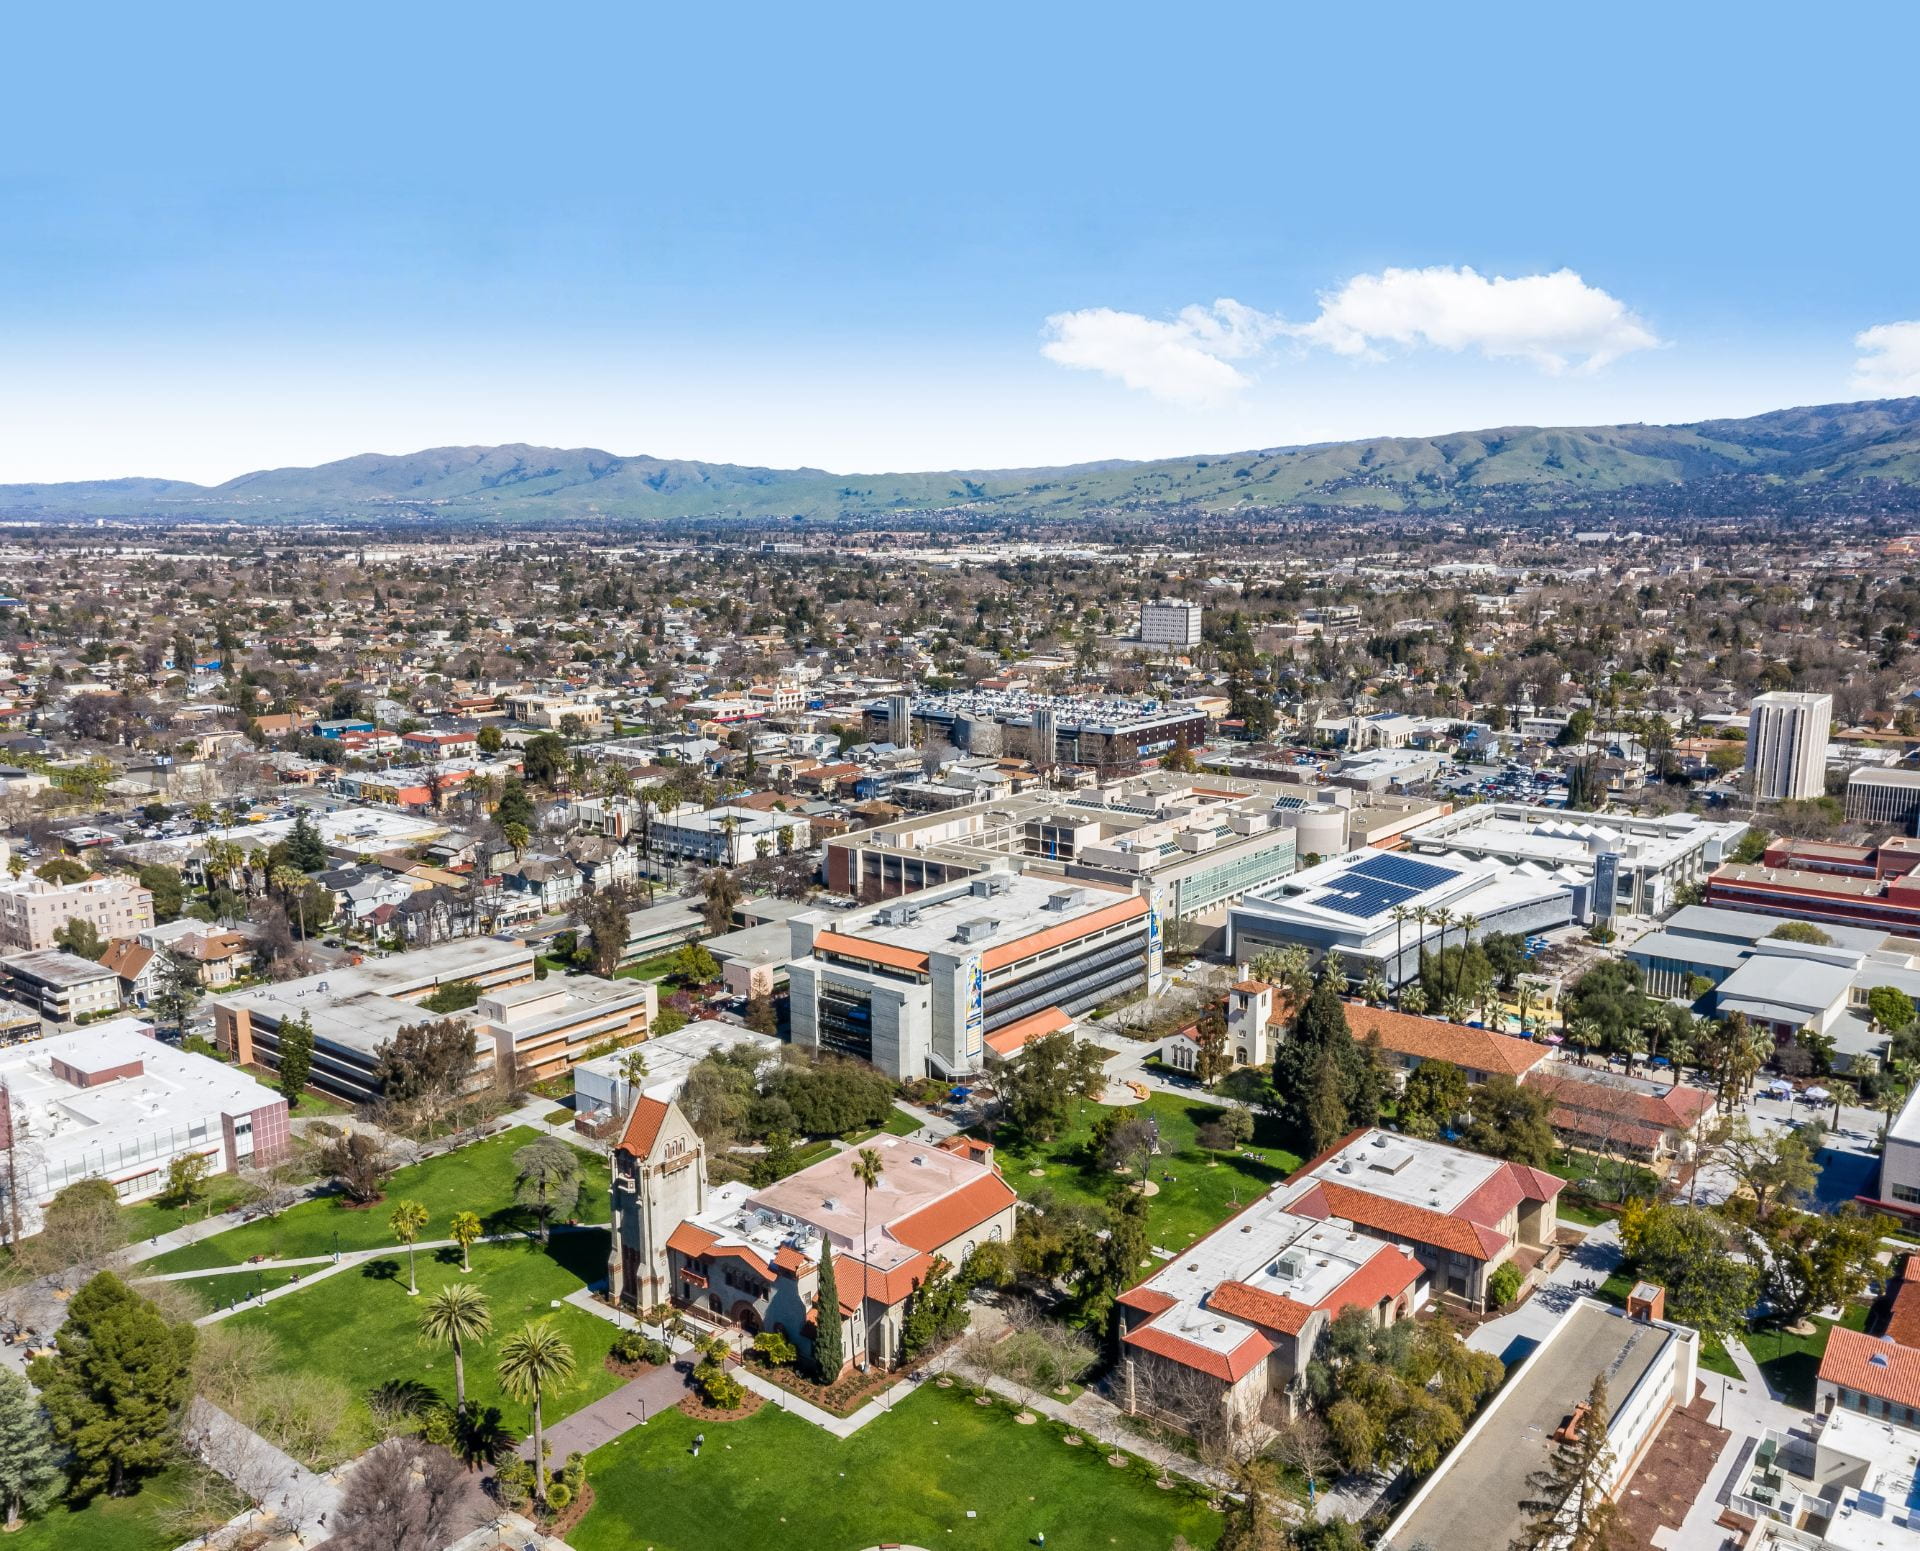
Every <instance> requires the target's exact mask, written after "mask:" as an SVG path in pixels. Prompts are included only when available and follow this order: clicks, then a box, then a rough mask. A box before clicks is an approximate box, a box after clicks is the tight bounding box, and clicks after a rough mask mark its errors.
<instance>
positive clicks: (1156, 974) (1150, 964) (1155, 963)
mask: <svg viewBox="0 0 1920 1551" xmlns="http://www.w3.org/2000/svg"><path fill="white" fill-rule="evenodd" d="M1161 963H1162V949H1161V945H1160V907H1159V906H1157V905H1152V904H1149V905H1148V907H1147V989H1148V990H1149V991H1158V990H1159V989H1160V966H1161Z"/></svg>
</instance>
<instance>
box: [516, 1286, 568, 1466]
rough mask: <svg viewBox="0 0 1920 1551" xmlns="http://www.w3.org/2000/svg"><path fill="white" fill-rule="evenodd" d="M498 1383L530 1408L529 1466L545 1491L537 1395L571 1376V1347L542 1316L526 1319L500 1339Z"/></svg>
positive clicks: (544, 1454)
mask: <svg viewBox="0 0 1920 1551" xmlns="http://www.w3.org/2000/svg"><path fill="white" fill-rule="evenodd" d="M499 1373H500V1387H501V1388H502V1389H504V1390H505V1391H506V1392H507V1393H508V1394H509V1395H511V1396H512V1397H513V1398H514V1399H515V1400H519V1401H523V1402H525V1403H526V1404H527V1405H529V1406H531V1407H532V1408H533V1469H534V1479H535V1480H536V1481H537V1482H538V1484H539V1487H540V1495H541V1496H542V1497H545V1496H546V1495H547V1448H546V1432H545V1429H544V1428H543V1427H542V1425H541V1420H540V1397H541V1396H543V1395H544V1394H545V1393H546V1392H547V1391H548V1390H549V1389H551V1388H553V1387H554V1385H556V1384H564V1383H566V1382H567V1380H568V1379H570V1378H572V1377H573V1348H572V1347H570V1346H568V1345H567V1343H566V1342H565V1341H563V1340H561V1339H560V1336H559V1333H558V1332H557V1331H555V1330H554V1328H553V1326H552V1325H551V1324H550V1323H549V1322H548V1321H546V1320H544V1319H535V1320H529V1321H527V1323H526V1324H524V1325H522V1326H521V1327H520V1328H519V1329H518V1330H516V1331H515V1332H514V1333H513V1334H512V1335H510V1336H508V1337H507V1339H506V1340H504V1341H502V1342H501V1343H500V1362H499Z"/></svg>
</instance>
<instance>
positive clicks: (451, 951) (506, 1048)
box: [212, 937, 658, 1103]
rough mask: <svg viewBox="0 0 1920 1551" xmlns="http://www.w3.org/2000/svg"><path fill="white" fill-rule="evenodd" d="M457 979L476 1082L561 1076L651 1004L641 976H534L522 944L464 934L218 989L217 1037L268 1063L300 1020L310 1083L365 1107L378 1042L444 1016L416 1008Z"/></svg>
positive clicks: (618, 1036) (629, 1034)
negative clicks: (465, 995) (307, 1028)
mask: <svg viewBox="0 0 1920 1551" xmlns="http://www.w3.org/2000/svg"><path fill="white" fill-rule="evenodd" d="M455 983H465V984H469V985H473V986H475V987H477V988H478V989H479V991H480V998H479V1000H478V1002H476V1003H475V1004H474V1005H473V1006H472V1007H471V1008H468V1009H467V1010H466V1011H464V1012H458V1013H454V1014H452V1016H454V1017H458V1018H461V1019H464V1020H465V1021H466V1022H467V1023H468V1024H469V1025H470V1026H471V1027H472V1029H473V1034H474V1075H473V1081H474V1083H475V1085H476V1086H477V1085H479V1084H482V1083H484V1082H487V1081H490V1080H492V1079H493V1077H494V1076H495V1074H496V1073H503V1072H511V1080H513V1081H516V1082H527V1081H535V1080H538V1079H540V1078H544V1077H548V1076H553V1075H557V1074H558V1073H560V1072H563V1071H565V1070H567V1068H568V1067H570V1066H571V1065H572V1064H573V1063H574V1062H576V1061H577V1060H579V1059H580V1057H581V1056H583V1055H585V1054H586V1052H587V1051H589V1050H592V1049H595V1048H597V1047H602V1046H605V1045H608V1044H625V1043H629V1042H631V1041H632V1040H635V1039H644V1038H645V1037H646V1034H647V1032H648V1030H649V1029H650V1028H651V1027H652V1024H653V1019H654V1016H655V1013H656V1010H657V1005H658V992H657V991H656V989H655V987H654V986H653V984H652V983H651V982H649V981H644V980H600V979H597V978H595V977H593V976H590V975H552V976H549V977H547V978H546V979H544V980H538V979H536V978H535V975H534V953H533V950H532V949H531V948H529V947H528V946H527V945H526V944H525V943H519V942H503V941H501V940H500V939H498V938H492V937H479V938H465V939H462V940H460V941H457V942H450V943H443V944H441V945H440V946H439V947H435V948H424V949H421V950H420V951H418V952H414V953H399V954H394V955H392V956H390V957H387V958H382V959H371V960H369V961H367V962H366V963H364V964H361V965H358V966H356V967H354V968H351V969H337V970H329V971H327V972H326V973H324V974H319V975H309V976H307V977H306V978H305V979H302V980H288V981H284V982H282V983H280V984H278V985H268V986H261V987H258V988H256V989H254V990H250V991H241V992H237V993H235V994H233V995H228V996H216V997H215V998H213V1004H212V1005H213V1015H214V1039H215V1041H216V1043H217V1044H218V1045H219V1046H220V1048H221V1049H222V1050H224V1051H227V1052H229V1053H230V1054H232V1055H233V1056H234V1058H235V1059H236V1060H238V1061H240V1062H242V1063H243V1064H245V1063H249V1062H255V1061H257V1062H259V1063H260V1064H261V1065H263V1066H266V1067H268V1068H270V1069H276V1068H277V1067H278V1065H279V1060H280V1039H279V1032H280V1026H281V1024H282V1023H283V1022H284V1021H285V1020H286V1019H288V1018H293V1017H300V1016H305V1017H306V1018H307V1019H308V1021H309V1022H310V1023H311V1024H312V1026H313V1077H312V1081H313V1085H314V1086H315V1087H316V1088H319V1089H321V1090H322V1091H323V1092H326V1093H331V1094H334V1095H335V1096H337V1097H339V1098H343V1099H347V1100H349V1101H350V1102H353V1103H361V1102H364V1101H365V1100H367V1099H370V1098H372V1097H374V1095H375V1094H376V1093H377V1092H378V1090H379V1082H378V1079H377V1078H376V1077H375V1076H374V1068H375V1065H376V1064H377V1062H378V1060H379V1054H380V1048H381V1047H382V1046H383V1045H385V1044H386V1043H387V1042H388V1041H389V1040H391V1039H393V1038H394V1036H395V1035H396V1034H398V1033H399V1031H400V1030H401V1029H402V1028H404V1027H405V1026H407V1025H408V1024H415V1023H424V1022H428V1021H430V1020H431V1019H433V1018H435V1017H437V1016H440V1015H439V1014H436V1013H434V1012H432V1011H430V1010H428V1009H426V1008H424V1007H422V1006H420V1003H421V1002H422V1001H423V1000H424V999H425V998H427V997H429V996H431V995H432V994H433V993H434V991H435V990H437V989H438V988H440V987H441V986H446V985H452V984H455Z"/></svg>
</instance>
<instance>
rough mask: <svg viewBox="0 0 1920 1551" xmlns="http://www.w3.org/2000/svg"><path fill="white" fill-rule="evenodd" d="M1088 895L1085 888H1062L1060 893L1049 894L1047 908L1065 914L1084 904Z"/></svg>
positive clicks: (1055, 912)
mask: <svg viewBox="0 0 1920 1551" xmlns="http://www.w3.org/2000/svg"><path fill="white" fill-rule="evenodd" d="M1086 897H1087V891H1086V890H1085V889H1061V890H1060V891H1059V892H1058V893H1056V894H1049V895H1048V896H1047V909H1049V910H1051V911H1052V912H1053V913H1054V914H1055V915H1063V914H1065V913H1066V912H1067V911H1069V910H1072V909H1074V908H1075V907H1076V906H1078V905H1081V904H1083V903H1084V902H1085V901H1086Z"/></svg>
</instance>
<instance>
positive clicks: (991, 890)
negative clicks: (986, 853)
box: [969, 872, 1013, 899]
mask: <svg viewBox="0 0 1920 1551" xmlns="http://www.w3.org/2000/svg"><path fill="white" fill-rule="evenodd" d="M1012 882H1013V880H1012V879H1011V878H1009V877H1008V876H1007V875H1006V874H1005V873H1001V872H990V873H986V874H984V875H983V876H981V877H978V878H975V879H974V880H973V881H972V883H971V884H970V885H969V889H970V890H971V892H972V894H973V897H974V898H975V899H994V898H997V897H998V896H999V895H1002V894H1004V893H1006V892H1007V887H1008V885H1009V884H1011V883H1012Z"/></svg>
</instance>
